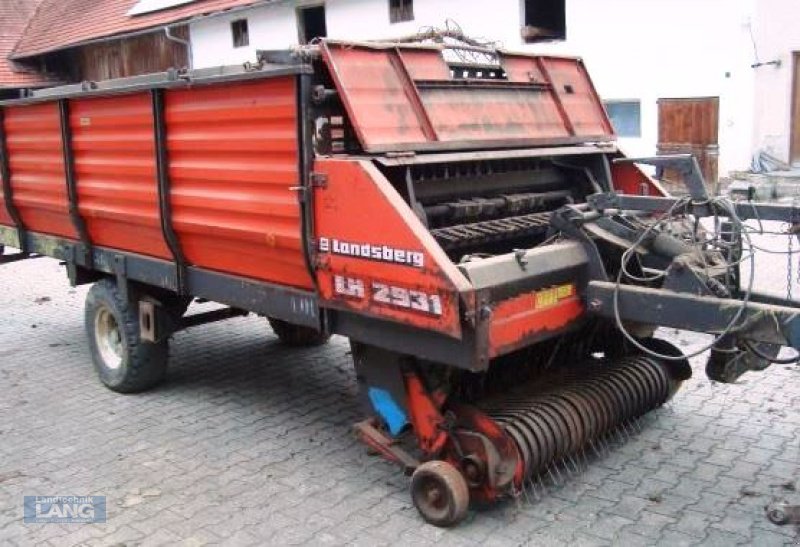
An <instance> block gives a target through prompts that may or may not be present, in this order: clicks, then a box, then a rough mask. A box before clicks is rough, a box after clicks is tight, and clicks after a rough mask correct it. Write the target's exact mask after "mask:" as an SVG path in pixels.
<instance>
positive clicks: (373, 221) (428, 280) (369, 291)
mask: <svg viewBox="0 0 800 547" xmlns="http://www.w3.org/2000/svg"><path fill="white" fill-rule="evenodd" d="M315 171H317V172H318V173H324V174H325V175H327V177H328V182H327V185H326V187H324V188H317V189H316V190H315V196H314V199H315V211H316V218H315V226H316V239H317V241H318V242H319V241H320V239H322V238H326V239H327V240H328V241H329V243H330V245H331V246H332V245H333V244H334V240H336V242H342V243H347V244H348V245H349V244H358V245H369V246H371V247H375V248H377V249H379V250H381V251H382V250H383V248H384V247H387V248H390V249H395V250H401V251H403V253H404V254H407V252H412V253H419V254H420V256H421V259H422V266H421V267H419V266H417V265H415V264H414V263H413V261H412V262H406V263H402V264H401V263H396V262H391V261H386V260H383V259H381V260H376V259H373V258H364V257H358V256H348V255H343V254H337V253H335V252H333V249H329V250H328V251H326V252H320V253H319V254H318V261H319V269H318V272H317V278H318V280H319V288H320V295H321V297H322V300H323V301H324V302H325V305H326V306H331V307H334V308H339V309H346V310H351V311H355V312H359V313H362V314H366V315H369V316H372V317H380V318H384V319H389V320H392V321H397V322H400V323H406V324H409V325H412V326H415V327H419V328H424V329H430V330H436V331H439V332H443V333H445V334H448V335H450V336H454V337H460V336H461V323H460V318H459V294H458V289H457V287H456V283H457V282H458V281H457V280H458V279H463V276H462V275H461V274H460V273H459V272H458V270H457V269H456V268H455V266H454V265H453V264H452V262H451V261H450V259H449V258H448V257H447V255H445V254H444V251H442V250H441V248H440V247H439V246H438V245H437V244H436V242H435V241H434V240H433V237H432V236H431V235H430V233H429V232H428V230H427V229H426V228H425V227H424V226H423V225H422V223H421V222H420V221H419V219H418V218H417V217H416V216H415V215H414V213H413V212H412V211H411V209H410V208H409V207H408V205H407V204H406V203H405V201H404V200H403V198H402V197H401V196H400V195H399V194H398V193H397V191H396V190H395V189H394V188H393V187H392V185H391V184H390V183H389V182H388V181H387V180H386V179H385V178H384V177H383V175H382V174H381V173H380V172H379V171H378V170H377V169H375V167H374V166H373V165H372V164H371V163H368V162H359V161H352V160H336V159H318V160H317V162H316V165H315ZM402 256H403V255H401V257H402ZM406 258H407V257H406ZM336 276H340V277H344V278H345V279H348V280H352V282H349V283H346V284H345V289H346V290H344V291H343V290H342V287H341V283H340V284H339V292H338V293H337V280H336ZM359 282H360V285H359ZM375 284H378V286H389V287H395V288H397V289H400V290H403V289H405V290H409V291H416V293H417V294H423V295H428V296H429V297H438V298H439V299H440V300H441V313H440V314H434V313H426V312H422V311H420V310H414V309H412V308H411V307H410V306H408V307H403V306H402V305H393V304H387V303H385V302H381V301H380V298H377V299H376V291H375ZM465 288H467V286H466V285H465ZM362 289H363V290H362ZM344 293H346V294H344ZM377 296H381V295H377ZM389 296H390V299H391V298H393V296H392V295H391V294H390V295H389ZM395 296H399V297H400V298H398V301H400V300H402V298H403V297H404V295H402V294H400V295H395ZM430 308H431V309H430V310H429V311H431V312H432V311H434V310H433V309H432V308H433V306H430Z"/></svg>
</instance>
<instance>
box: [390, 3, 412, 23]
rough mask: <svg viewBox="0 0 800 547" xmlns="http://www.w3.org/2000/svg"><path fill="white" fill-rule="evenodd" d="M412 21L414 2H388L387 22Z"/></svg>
mask: <svg viewBox="0 0 800 547" xmlns="http://www.w3.org/2000/svg"><path fill="white" fill-rule="evenodd" d="M413 20H414V0H389V22H390V23H402V22H403V21H413Z"/></svg>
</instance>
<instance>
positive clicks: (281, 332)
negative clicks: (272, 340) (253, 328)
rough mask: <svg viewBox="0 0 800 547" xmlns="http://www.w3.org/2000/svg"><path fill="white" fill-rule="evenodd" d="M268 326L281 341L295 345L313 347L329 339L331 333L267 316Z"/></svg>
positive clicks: (288, 344)
mask: <svg viewBox="0 0 800 547" xmlns="http://www.w3.org/2000/svg"><path fill="white" fill-rule="evenodd" d="M267 320H268V321H269V326H270V327H272V330H273V332H275V334H276V335H277V336H278V338H280V340H281V342H283V343H284V344H286V345H287V346H295V347H313V346H321V345H323V344H325V343H326V342H327V341H328V340H330V338H331V335H330V334H327V333H324V332H320V331H318V330H315V329H312V328H310V327H303V326H300V325H293V324H292V323H289V322H287V321H282V320H281V319H273V318H272V317H268V318H267Z"/></svg>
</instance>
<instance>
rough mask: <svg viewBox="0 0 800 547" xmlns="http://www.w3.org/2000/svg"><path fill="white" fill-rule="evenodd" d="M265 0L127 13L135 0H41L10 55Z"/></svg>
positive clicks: (212, 1)
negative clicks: (134, 13) (141, 13)
mask: <svg viewBox="0 0 800 547" xmlns="http://www.w3.org/2000/svg"><path fill="white" fill-rule="evenodd" d="M2 1H3V0H0V2H2ZM16 1H21V0H16ZM269 1H274V0H195V1H194V2H192V3H190V4H184V5H182V6H177V7H175V8H172V9H165V10H161V11H157V12H153V13H147V14H143V15H134V16H128V15H127V13H128V11H130V9H131V8H132V7H133V6H134V5H135V4H136V2H137V0H42V2H41V5H40V6H39V9H38V10H36V13H35V15H34V16H33V18H32V19H31V20H30V23H29V25H28V28H27V30H26V31H25V33H24V34H23V35H22V37H21V38H20V40H19V42H17V45H16V48H14V51H13V53H12V55H11V57H12V58H15V59H21V58H25V57H31V56H33V55H38V54H41V53H47V52H50V51H55V50H58V49H63V48H65V47H68V46H75V45H78V44H81V43H83V42H86V41H89V40H95V39H98V38H106V37H110V36H114V35H117V34H126V33H130V32H135V31H140V30H145V29H148V28H152V27H158V26H161V25H166V24H169V23H177V22H179V21H183V20H186V19H189V18H192V17H197V16H200V15H206V14H210V13H215V12H219V11H224V10H229V9H232V8H237V7H245V6H250V5H254V4H263V3H267V2H269ZM11 3H12V4H13V3H14V0H12V2H11Z"/></svg>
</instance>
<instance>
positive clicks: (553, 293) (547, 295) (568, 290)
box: [534, 283, 575, 309]
mask: <svg viewBox="0 0 800 547" xmlns="http://www.w3.org/2000/svg"><path fill="white" fill-rule="evenodd" d="M573 294H575V285H573V284H572V283H568V284H566V285H557V286H555V287H550V288H547V289H542V290H541V291H537V292H536V302H535V304H534V307H535V308H536V309H541V308H549V307H552V306H555V305H556V304H558V303H559V302H560V301H561V300H564V299H566V298H569V297H570V296H572V295H573Z"/></svg>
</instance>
